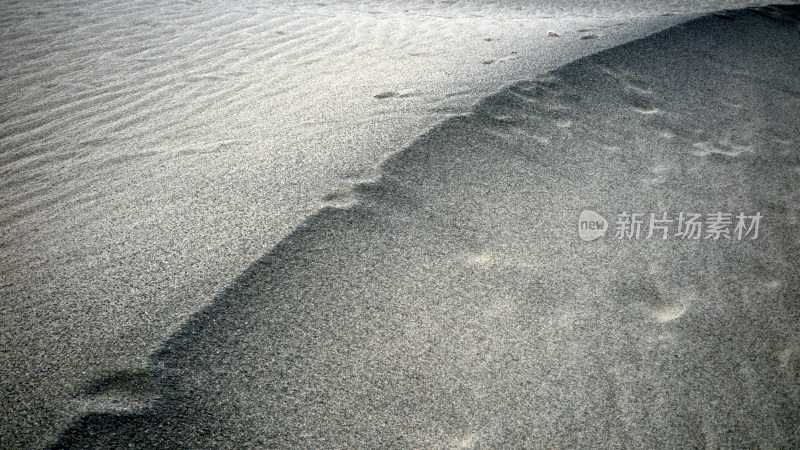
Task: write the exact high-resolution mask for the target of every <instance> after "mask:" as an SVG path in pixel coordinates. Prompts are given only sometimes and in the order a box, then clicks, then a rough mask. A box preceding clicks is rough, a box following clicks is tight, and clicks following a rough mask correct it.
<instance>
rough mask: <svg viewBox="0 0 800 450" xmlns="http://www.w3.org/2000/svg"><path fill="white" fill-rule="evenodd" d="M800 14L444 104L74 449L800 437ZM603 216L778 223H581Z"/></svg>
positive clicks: (721, 20)
mask: <svg viewBox="0 0 800 450" xmlns="http://www.w3.org/2000/svg"><path fill="white" fill-rule="evenodd" d="M798 19H800V9H798V8H786V9H775V8H762V9H755V10H742V11H736V12H727V13H722V14H714V15H708V16H704V17H702V18H699V19H697V20H693V21H691V22H689V23H687V24H685V25H681V26H677V27H674V28H670V29H668V30H666V31H664V32H661V33H658V34H656V35H653V36H650V37H647V38H645V39H642V40H638V41H635V42H632V43H630V44H626V45H623V46H621V47H617V48H614V49H611V50H608V51H604V52H600V53H598V54H595V55H592V56H589V57H586V58H583V59H580V60H578V61H576V62H573V63H570V64H567V65H565V66H563V67H561V68H559V69H557V70H555V71H553V72H550V73H547V74H544V75H541V76H538V77H537V78H536V79H531V80H529V81H523V82H519V83H516V84H513V85H511V86H509V87H507V88H505V89H502V90H501V91H500V92H498V93H496V94H495V95H492V96H489V97H487V98H486V99H484V100H483V101H481V102H480V103H479V104H478V105H477V106H476V107H475V108H474V109H473V110H472V111H471V112H470V113H469V114H466V115H463V116H459V117H454V118H451V119H449V120H446V121H445V122H443V123H442V124H440V125H439V126H436V127H435V128H433V129H431V130H430V131H429V132H427V133H426V134H424V135H423V136H421V137H420V138H418V139H417V140H415V141H414V142H413V143H412V144H411V145H409V146H408V147H407V148H405V149H404V150H402V151H401V152H399V153H397V154H396V155H394V156H392V157H391V158H389V159H388V160H387V161H386V162H385V163H384V164H383V165H382V166H381V170H380V177H379V179H378V180H376V181H372V182H365V183H361V184H357V185H356V186H355V187H354V188H353V189H352V190H351V191H348V193H347V194H342V195H343V196H348V200H347V202H346V203H347V206H346V207H329V208H326V209H324V210H322V211H320V212H318V213H317V214H315V215H314V216H313V217H311V218H309V219H308V220H306V221H305V222H304V223H303V224H302V226H300V227H299V228H297V229H296V230H294V231H293V232H292V233H291V234H290V235H289V236H287V237H286V238H285V239H283V240H282V241H281V242H280V243H279V244H278V245H277V246H276V247H275V248H274V249H273V250H271V251H270V252H268V253H267V254H266V255H265V256H263V257H262V258H261V259H259V260H258V261H257V262H256V263H254V264H253V265H252V266H251V267H250V268H249V269H247V270H246V271H244V273H242V274H241V275H240V276H239V277H238V278H237V279H236V282H235V283H233V284H232V285H231V286H230V287H228V288H227V289H226V290H225V291H224V293H223V294H222V295H220V296H219V297H218V298H216V299H215V300H214V302H213V303H212V304H211V305H210V306H209V307H208V308H206V309H204V310H203V311H202V312H201V313H199V314H196V315H194V316H193V317H192V318H191V319H190V320H189V322H188V323H187V324H185V326H183V328H182V329H181V330H180V332H178V333H176V334H175V335H174V336H173V337H172V338H170V339H169V340H168V341H167V342H166V343H165V344H164V345H163V346H162V348H161V350H160V351H159V352H157V353H156V354H155V355H154V356H153V357H152V359H151V361H150V365H149V368H148V369H147V370H142V371H121V372H117V373H113V374H109V375H108V376H106V377H105V378H100V379H98V380H95V381H94V382H92V383H89V384H88V385H87V386H85V388H84V389H83V390H81V391H80V392H79V393H78V394H77V395H76V397H75V401H76V402H82V403H83V404H84V405H85V408H86V410H87V412H89V414H87V415H86V416H84V417H83V418H82V419H81V420H79V421H77V422H76V423H75V424H73V426H72V427H71V428H70V429H69V430H68V431H67V432H66V433H65V434H64V435H63V436H62V438H61V441H60V445H76V446H87V447H105V446H111V447H114V446H124V445H127V444H129V443H134V444H139V445H148V446H153V445H155V446H173V445H181V444H185V443H187V442H192V443H195V444H197V445H199V446H206V445H208V446H220V447H239V446H252V445H259V446H260V445H274V446H276V447H282V448H283V447H295V446H297V447H305V446H307V447H312V448H322V447H329V448H337V447H340V448H353V447H359V446H363V447H375V446H380V447H387V446H388V447H394V446H397V447H412V448H419V447H440V448H457V447H465V448H497V447H501V446H507V447H509V448H519V447H537V446H542V447H565V446H569V447H573V448H589V447H637V448H650V447H662V446H663V447H670V448H675V447H693V446H694V447H701V448H702V447H711V448H718V447H760V448H774V447H784V448H792V447H797V446H798V445H800V432H799V431H798V430H799V429H800V376H799V375H798V374H800V338H798V336H800V321H798V318H800V303H799V302H798V298H799V297H798V295H799V294H800V289H799V288H800V275H799V274H798V270H797V268H798V267H800V231H798V230H799V229H798V208H799V206H798V205H800V198H799V196H800V190H798V187H800V116H798V114H797V111H798V110H800V78H798V77H797V73H798V71H800V54H799V53H798V52H797V49H798V48H800V27H798ZM583 209H592V210H594V211H597V212H600V213H601V214H604V215H605V216H606V217H614V216H615V215H616V214H618V213H621V212H623V211H628V212H641V213H650V212H655V213H660V212H662V211H668V212H670V213H678V212H680V211H683V212H686V213H689V212H700V213H703V214H708V213H713V212H717V211H731V212H734V213H738V212H745V213H747V214H754V213H755V212H760V213H761V214H762V215H763V220H762V222H761V228H760V234H759V236H758V238H757V239H755V240H751V239H744V240H738V239H722V240H712V239H700V240H681V239H677V238H674V237H673V238H670V239H667V240H662V239H658V238H653V239H649V240H648V239H644V236H643V237H642V238H641V239H638V240H637V239H631V240H627V239H625V240H617V239H614V237H613V231H612V232H611V233H610V235H609V236H606V237H605V238H601V239H599V240H597V241H594V242H583V241H581V240H580V239H579V238H578V234H577V218H578V215H579V214H580V212H581V211H582V210H583ZM92 411H93V412H92Z"/></svg>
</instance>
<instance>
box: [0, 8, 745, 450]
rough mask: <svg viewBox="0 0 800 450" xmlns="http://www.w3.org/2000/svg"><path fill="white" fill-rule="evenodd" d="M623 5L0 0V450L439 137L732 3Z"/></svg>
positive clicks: (74, 408) (53, 419)
mask: <svg viewBox="0 0 800 450" xmlns="http://www.w3.org/2000/svg"><path fill="white" fill-rule="evenodd" d="M327 3H332V4H327ZM640 3H641V2H638V1H627V0H619V1H615V2H606V1H604V2H590V1H574V2H555V3H554V2H551V1H546V2H513V1H498V2H491V3H489V2H484V1H456V2H450V1H440V2H430V1H418V2H417V1H402V2H400V1H395V2H391V1H389V2H383V1H381V2H372V1H365V2H335V3H334V2H317V1H292V2H264V1H261V0H259V1H249V0H242V1H236V2H231V1H221V0H208V1H197V2H195V1H184V2H181V1H156V0H133V1H126V2H119V1H103V0H91V1H82V0H70V1H64V0H53V1H48V2H31V1H22V2H14V1H5V2H0V55H1V56H0V57H1V58H2V63H0V349H1V350H2V351H0V405H2V408H0V447H40V446H42V445H44V443H45V442H48V441H51V440H52V439H54V438H55V437H56V436H57V435H58V434H59V433H60V431H61V430H63V428H64V427H66V426H67V425H68V423H69V422H70V421H72V420H73V419H74V418H75V417H77V416H81V415H83V414H86V413H88V412H91V411H94V410H95V408H96V407H97V406H96V405H95V404H94V403H92V402H89V403H88V404H87V403H86V402H85V401H84V399H83V398H82V397H81V395H80V392H82V389H83V388H82V387H83V386H85V385H87V384H91V383H93V382H94V380H97V379H98V378H100V377H102V376H103V374H104V373H114V372H119V371H136V370H144V369H145V368H146V367H148V365H149V363H150V356H151V355H152V354H153V353H154V352H155V351H156V350H157V349H159V348H160V347H161V346H162V344H163V343H164V342H165V340H167V339H168V338H169V336H171V335H172V334H173V333H175V332H176V331H178V330H180V329H181V328H182V326H183V324H184V323H185V322H186V320H187V319H188V318H189V317H191V316H192V315H193V314H194V313H196V312H197V311H199V310H201V309H202V308H203V307H205V306H207V305H209V304H210V303H211V302H212V301H213V299H214V298H217V297H218V296H219V295H220V293H221V292H222V291H223V289H224V288H225V287H226V286H229V285H230V284H231V283H232V281H233V280H234V279H235V278H236V277H237V276H238V275H240V274H241V273H242V272H243V271H245V270H246V269H247V267H248V266H249V265H250V264H252V263H253V262H254V261H256V260H257V259H258V258H259V257H260V256H261V255H263V254H264V253H265V252H268V251H270V250H271V249H272V248H273V247H274V246H275V245H276V244H277V243H278V242H280V241H281V240H282V239H283V238H285V237H286V236H287V235H289V233H291V232H292V230H294V229H295V227H297V226H298V225H299V224H301V223H302V222H303V221H304V220H305V219H306V218H307V217H309V216H310V215H311V214H313V213H314V212H315V211H318V210H319V209H320V208H322V207H324V206H326V205H328V206H339V207H341V206H347V205H350V204H352V203H353V202H354V201H355V200H354V196H353V195H352V194H351V193H350V191H351V189H352V187H353V186H354V185H356V184H358V183H361V182H364V181H370V180H373V181H374V180H376V179H377V177H378V171H377V170H376V168H377V167H378V164H380V163H381V162H382V161H384V160H385V159H386V158H387V156H389V155H391V154H394V153H396V152H398V151H400V150H401V149H403V148H405V147H407V146H408V145H409V144H410V143H411V142H412V141H413V140H414V139H415V138H416V137H418V136H419V135H420V134H421V133H423V132H424V131H426V130H428V129H430V127H432V126H434V125H436V124H437V123H440V122H441V120H443V119H445V118H447V117H451V116H455V115H461V114H466V113H468V112H469V111H470V107H471V106H472V105H473V104H474V103H475V102H476V101H478V100H479V99H481V98H483V97H485V96H486V95H488V94H490V93H493V92H496V91H497V90H498V89H500V88H501V87H502V86H506V85H508V84H509V83H511V82H512V81H514V80H519V79H530V78H531V77H532V76H534V74H537V73H543V72H545V71H547V70H550V69H555V68H556V67H558V66H560V65H563V64H566V63H568V62H570V61H574V60H575V59H577V58H579V57H582V56H586V55H590V54H592V53H595V52H597V51H599V50H602V49H606V48H609V47H612V46H615V45H617V44H621V43H624V42H627V41H630V40H631V39H634V38H638V37H644V36H647V35H649V34H651V33H653V32H656V31H659V30H661V29H663V28H665V27H667V26H670V25H674V24H677V23H681V22H684V21H685V20H687V17H686V16H681V15H675V14H686V13H698V12H703V11H710V10H716V9H719V8H725V7H735V6H746V5H748V4H750V3H751V2H749V1H703V2H691V5H676V4H673V3H666V2H648V5H646V6H642V5H640ZM550 29H553V30H557V31H558V32H559V33H560V34H561V37H559V38H551V37H548V36H547V31H548V30H550ZM123 403H124V402H123Z"/></svg>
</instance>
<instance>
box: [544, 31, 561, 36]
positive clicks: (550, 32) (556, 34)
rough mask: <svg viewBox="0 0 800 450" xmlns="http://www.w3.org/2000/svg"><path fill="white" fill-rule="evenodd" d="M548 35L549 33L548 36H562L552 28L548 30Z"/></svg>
mask: <svg viewBox="0 0 800 450" xmlns="http://www.w3.org/2000/svg"><path fill="white" fill-rule="evenodd" d="M547 35H548V36H555V37H559V36H561V35H560V34H558V33H556V32H555V31H553V30H550V31H548V32H547Z"/></svg>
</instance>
